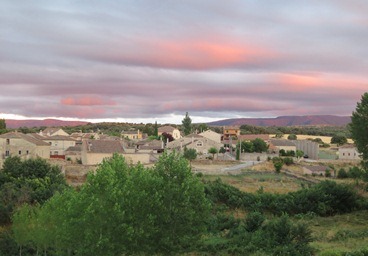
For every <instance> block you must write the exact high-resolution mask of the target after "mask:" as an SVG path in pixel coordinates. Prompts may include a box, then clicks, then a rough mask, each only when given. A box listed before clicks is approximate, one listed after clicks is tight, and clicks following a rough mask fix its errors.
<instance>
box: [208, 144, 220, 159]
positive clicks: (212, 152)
mask: <svg viewBox="0 0 368 256" xmlns="http://www.w3.org/2000/svg"><path fill="white" fill-rule="evenodd" d="M208 153H210V154H212V159H215V154H217V153H218V150H217V148H215V147H211V148H209V149H208Z"/></svg>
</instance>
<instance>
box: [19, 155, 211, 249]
mask: <svg viewBox="0 0 368 256" xmlns="http://www.w3.org/2000/svg"><path fill="white" fill-rule="evenodd" d="M209 208H210V204H209V201H208V200H207V199H206V197H205V193H204V185H203V184H202V183H201V182H200V180H199V179H198V178H197V177H196V176H194V175H193V174H192V172H191V168H190V166H189V164H188V161H187V160H185V159H184V158H183V157H182V156H180V155H178V154H176V153H172V154H166V153H164V154H163V156H161V157H160V159H159V160H158V162H157V163H156V164H155V166H154V167H153V168H145V167H143V165H139V164H138V165H135V166H131V165H129V164H127V163H126V161H125V159H124V157H122V156H120V155H117V154H116V155H114V156H113V157H112V158H111V159H106V160H105V161H104V162H103V163H102V164H101V165H100V166H99V168H98V169H97V171H96V174H92V173H91V174H90V175H89V176H88V177H87V181H86V183H85V184H84V185H83V186H82V187H81V188H80V191H79V192H77V191H76V190H67V191H65V192H64V193H61V194H58V195H56V196H54V197H53V198H51V199H50V200H49V201H48V202H47V203H46V204H44V205H43V206H42V207H38V208H36V209H35V210H32V214H29V212H30V209H29V208H28V207H27V206H26V207H23V208H22V209H21V210H19V211H18V212H17V214H15V216H14V219H13V221H14V228H13V229H14V234H15V238H16V241H17V242H18V243H19V244H22V243H23V244H24V243H26V242H32V243H33V244H34V245H35V246H37V247H40V248H49V249H50V248H52V249H54V250H56V251H58V252H59V253H60V254H63V255H66V252H72V254H73V255H131V254H156V253H158V254H175V253H176V252H180V251H184V250H185V248H188V247H189V246H191V245H192V244H195V243H196V242H198V241H199V240H200V237H201V236H202V233H203V232H204V231H205V228H206V222H205V221H206V219H207V218H208V215H209ZM23 216H29V217H28V218H25V217H23Z"/></svg>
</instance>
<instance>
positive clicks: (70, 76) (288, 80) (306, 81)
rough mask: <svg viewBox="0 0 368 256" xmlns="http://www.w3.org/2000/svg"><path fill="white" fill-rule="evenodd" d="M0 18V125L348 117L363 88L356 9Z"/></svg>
mask: <svg viewBox="0 0 368 256" xmlns="http://www.w3.org/2000/svg"><path fill="white" fill-rule="evenodd" d="M0 7H1V8H0V88H1V94H0V117H1V115H3V116H4V115H6V114H13V115H19V116H24V117H40V118H43V117H60V118H61V117H63V118H77V119H89V120H97V119H98V120H101V119H106V120H107V119H119V120H136V121H137V122H138V121H140V120H155V119H159V120H167V122H178V117H180V118H182V117H183V116H184V114H185V112H189V113H190V115H191V116H192V117H194V119H195V120H196V121H198V122H200V121H201V120H202V118H203V117H206V118H213V119H220V118H233V117H274V116H280V115H305V114H308V115H309V114H334V115H350V114H351V112H352V111H353V110H354V108H355V106H356V102H357V101H359V100H360V96H361V95H362V94H363V93H364V92H365V91H367V89H368V78H367V76H366V71H367V70H368V61H367V59H368V51H367V50H366V46H367V45H368V18H367V17H368V16H367V15H366V13H368V2H366V1H363V0H351V1H339V0H334V1H332V0H329V1H323V2H321V1H316V0H311V1H308V2H305V3H301V2H298V3H296V2H295V1H291V0H286V1H276V2H275V1H273V2H270V1H248V0H246V1H240V0H230V1H226V3H225V2H223V1H212V0H208V1H194V0H189V1H148V0H147V1H145V0H143V1H133V0H132V1H112V0H111V1H110V0H107V1H97V0H96V1H88V3H87V2H83V1H72V0H69V1H46V0H43V1H41V0H37V1H36V0H35V1H27V2H24V1H13V0H5V1H1V3H0ZM196 118H197V119H196ZM180 120H181V119H180ZM180 120H179V122H180ZM203 120H204V119H203Z"/></svg>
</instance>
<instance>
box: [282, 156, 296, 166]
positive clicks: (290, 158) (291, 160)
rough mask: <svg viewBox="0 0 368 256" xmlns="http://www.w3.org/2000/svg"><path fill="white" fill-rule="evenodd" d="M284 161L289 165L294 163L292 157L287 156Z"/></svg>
mask: <svg viewBox="0 0 368 256" xmlns="http://www.w3.org/2000/svg"><path fill="white" fill-rule="evenodd" d="M284 163H285V164H286V165H288V166H289V165H292V164H294V160H293V158H292V157H285V158H284Z"/></svg>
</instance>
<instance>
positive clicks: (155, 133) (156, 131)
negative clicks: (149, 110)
mask: <svg viewBox="0 0 368 256" xmlns="http://www.w3.org/2000/svg"><path fill="white" fill-rule="evenodd" d="M153 135H154V136H156V138H158V125H157V121H156V122H155V126H154V132H153Z"/></svg>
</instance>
